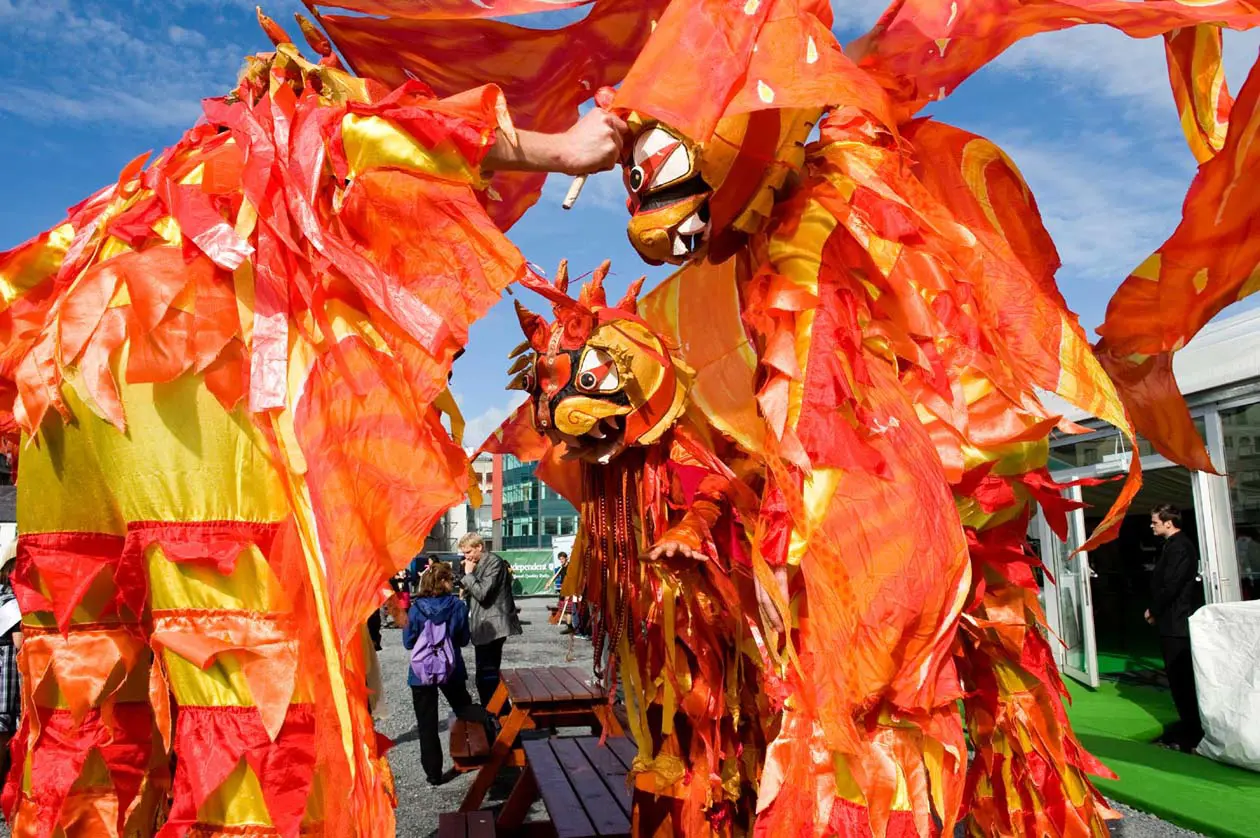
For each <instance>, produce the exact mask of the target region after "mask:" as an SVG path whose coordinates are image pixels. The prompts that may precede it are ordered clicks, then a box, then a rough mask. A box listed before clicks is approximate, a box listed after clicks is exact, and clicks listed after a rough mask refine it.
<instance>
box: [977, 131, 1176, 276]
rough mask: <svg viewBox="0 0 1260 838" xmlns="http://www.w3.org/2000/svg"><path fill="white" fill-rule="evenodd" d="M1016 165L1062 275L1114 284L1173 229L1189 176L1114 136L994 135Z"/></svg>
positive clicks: (1145, 150)
mask: <svg viewBox="0 0 1260 838" xmlns="http://www.w3.org/2000/svg"><path fill="white" fill-rule="evenodd" d="M992 138H993V139H994V140H995V141H996V142H998V144H999V145H1001V146H1002V148H1003V149H1004V150H1005V151H1006V152H1007V153H1008V154H1009V155H1010V156H1011V158H1012V159H1013V160H1014V161H1015V163H1016V165H1017V166H1019V168H1020V171H1021V172H1022V173H1023V175H1024V178H1025V179H1026V180H1027V181H1028V184H1029V186H1030V187H1031V188H1032V191H1033V194H1034V195H1035V196H1036V198H1037V203H1038V207H1039V208H1040V210H1041V215H1042V218H1043V219H1044V221H1045V224H1046V227H1047V229H1049V231H1050V234H1051V235H1052V236H1053V237H1054V241H1055V243H1056V244H1057V245H1058V247H1059V253H1060V256H1061V257H1062V259H1063V271H1062V272H1063V274H1064V275H1066V276H1068V277H1071V278H1073V279H1085V280H1090V281H1093V282H1101V283H1106V284H1108V285H1114V284H1115V283H1117V282H1119V280H1120V279H1121V278H1122V277H1124V276H1126V275H1127V274H1128V273H1129V271H1131V270H1132V269H1133V268H1134V267H1135V266H1136V265H1137V264H1138V263H1139V262H1141V261H1142V259H1144V258H1145V257H1146V256H1147V255H1148V254H1149V253H1150V252H1151V251H1153V250H1154V249H1155V248H1157V247H1158V246H1159V245H1160V244H1161V243H1162V242H1163V241H1164V239H1166V238H1167V237H1168V235H1169V234H1170V233H1171V232H1172V230H1173V229H1174V227H1175V226H1176V224H1177V221H1178V219H1179V217H1180V208H1181V201H1182V198H1183V197H1184V196H1185V192H1186V188H1187V187H1188V186H1189V183H1190V179H1191V177H1192V176H1193V167H1192V166H1191V165H1190V164H1189V162H1188V159H1189V154H1188V153H1187V154H1185V158H1186V162H1185V163H1184V164H1183V165H1175V164H1171V163H1170V164H1164V163H1163V162H1162V161H1161V160H1160V157H1159V155H1153V154H1151V153H1150V150H1149V149H1145V148H1141V147H1139V146H1138V145H1137V144H1136V143H1134V142H1132V141H1131V140H1128V139H1124V138H1120V137H1117V136H1096V135H1083V136H1078V137H1077V138H1076V141H1075V142H1058V141H1047V140H1044V139H1038V138H1035V137H1033V136H1031V135H1030V134H1027V133H1025V134H1024V135H1023V136H1019V135H1015V136H1011V137H1009V138H1006V141H1005V142H1003V141H1002V139H1003V138H1001V137H1000V136H992Z"/></svg>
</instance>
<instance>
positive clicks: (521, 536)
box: [492, 454, 578, 550]
mask: <svg viewBox="0 0 1260 838" xmlns="http://www.w3.org/2000/svg"><path fill="white" fill-rule="evenodd" d="M492 473H493V475H494V481H495V482H494V484H493V485H494V489H495V490H496V495H495V497H496V502H495V503H494V504H493V506H492V508H493V513H492V514H493V516H494V517H493V525H492V533H493V540H492V543H493V544H494V549H496V550H549V549H550V548H551V542H552V539H553V538H555V537H556V536H565V535H574V534H575V533H576V532H577V523H578V513H577V510H576V509H574V508H573V505H572V504H571V503H569V502H568V501H567V500H565V499H564V498H562V497H560V495H558V494H556V493H555V492H554V491H553V490H552V489H550V488H548V487H547V486H546V485H545V484H544V483H543V482H542V481H540V480H539V479H538V477H537V476H535V474H534V463H522V462H521V461H520V460H518V459H516V458H515V457H513V456H512V455H511V454H495V455H494V467H493V471H492ZM500 487H502V491H501V493H500V492H498V491H497V490H498V489H499V488H500ZM500 499H501V500H500Z"/></svg>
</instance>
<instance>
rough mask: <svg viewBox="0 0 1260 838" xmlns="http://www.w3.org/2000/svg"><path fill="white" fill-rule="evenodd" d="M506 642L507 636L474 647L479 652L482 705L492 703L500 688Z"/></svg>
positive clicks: (478, 690) (479, 691)
mask: <svg viewBox="0 0 1260 838" xmlns="http://www.w3.org/2000/svg"><path fill="white" fill-rule="evenodd" d="M506 642H507V638H506V637H500V638H499V639H498V640H491V641H490V642H489V643H479V644H477V645H476V646H474V647H473V649H474V650H475V651H476V654H477V695H478V696H479V697H480V698H481V706H482V707H488V706H489V705H490V699H491V697H493V696H494V691H495V690H497V689H498V688H499V667H500V666H502V664H503V644H504V643H506ZM504 709H506V708H504Z"/></svg>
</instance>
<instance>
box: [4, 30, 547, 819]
mask: <svg viewBox="0 0 1260 838" xmlns="http://www.w3.org/2000/svg"><path fill="white" fill-rule="evenodd" d="M264 24H265V26H266V27H267V28H268V31H269V32H270V33H271V34H272V35H273V37H274V40H275V41H276V42H277V44H278V45H277V48H276V51H275V52H274V53H273V54H267V55H260V56H256V57H254V58H253V59H251V60H250V62H249V64H248V66H247V70H246V72H245V73H244V74H243V77H242V79H241V81H240V85H239V87H238V88H237V90H236V91H235V92H234V93H232V94H231V95H230V96H227V97H225V98H221V99H213V100H207V102H206V103H205V119H204V121H203V122H201V123H200V124H199V125H198V126H197V127H195V128H193V129H192V130H191V131H189V132H188V133H187V134H185V135H184V137H183V139H182V140H181V141H180V142H179V143H178V144H177V145H175V146H174V147H172V148H170V149H167V150H166V151H165V152H163V153H162V154H161V155H160V156H159V157H158V158H157V159H156V160H154V161H152V162H151V163H150V164H149V165H148V166H147V167H146V166H145V162H146V161H145V159H144V158H139V159H137V160H136V161H135V162H134V163H132V164H131V165H130V166H128V167H127V168H126V169H125V170H124V171H123V172H122V173H121V174H120V176H119V178H118V181H117V183H115V184H113V185H111V186H109V187H107V188H105V189H103V190H102V191H100V192H98V193H97V194H96V195H94V196H92V197H91V198H89V199H88V200H87V201H85V202H83V203H82V204H81V205H79V206H77V207H75V208H73V209H72V210H71V211H70V214H69V217H68V218H67V219H66V221H65V222H64V223H63V224H61V225H59V226H58V227H56V228H55V229H53V230H50V231H48V232H46V233H43V234H41V235H39V236H38V237H36V238H35V239H33V240H31V241H30V242H27V243H26V244H23V245H21V246H19V247H17V248H16V249H14V250H11V251H8V252H6V253H4V254H0V296H2V299H3V310H2V311H0V334H2V335H3V352H2V354H0V393H3V405H2V406H0V422H2V423H3V430H4V432H5V434H6V438H7V439H8V440H9V441H10V442H11V443H13V447H12V450H13V451H17V452H19V460H18V463H19V468H18V474H19V480H18V487H19V488H18V492H19V507H20V509H21V512H20V522H19V527H20V532H21V535H20V539H19V548H18V550H19V559H18V567H17V572H16V576H15V579H14V586H15V589H16V592H17V596H18V599H19V601H20V603H21V606H22V611H23V614H24V616H23V632H24V634H25V635H26V638H27V641H26V645H25V646H24V647H23V649H22V651H21V653H20V656H19V659H20V662H21V664H20V665H21V673H22V677H23V722H22V725H23V726H22V730H21V733H20V735H19V737H18V738H17V742H16V744H15V746H14V747H15V751H14V752H15V756H16V759H15V762H16V767H15V769H14V771H13V773H12V774H11V776H10V778H9V783H8V785H7V787H6V790H5V809H6V813H7V815H8V817H9V820H10V823H11V824H13V831H14V835H16V836H23V838H26V837H27V836H40V838H43V837H44V836H75V838H80V836H123V835H125V836H146V835H153V834H155V833H156V834H160V835H163V836H184V835H188V836H196V838H210V836H228V835H231V836H243V835H251V836H252V835H257V836H267V835H276V836H281V835H283V836H296V835H299V834H302V835H307V834H310V835H324V834H326V835H360V836H367V835H374V836H375V835H392V834H393V832H394V819H393V791H392V779H391V776H390V772H389V768H388V764H387V763H386V761H385V759H384V749H385V747H386V746H387V744H388V743H387V742H386V741H385V740H383V739H381V738H380V737H378V736H377V734H376V733H375V730H374V728H373V723H372V718H371V716H370V713H369V703H370V702H371V701H373V700H374V699H373V697H371V696H369V694H368V687H367V677H368V668H369V665H370V656H371V654H372V653H371V651H370V648H371V647H370V644H368V643H366V641H365V640H364V637H365V634H364V631H363V625H364V623H365V621H366V620H367V618H368V615H369V614H370V613H371V612H372V610H373V609H375V608H376V607H378V606H379V605H380V603H381V601H382V600H383V599H384V595H383V593H382V591H383V590H384V589H385V586H386V581H387V580H388V578H389V576H390V575H391V574H393V573H394V572H395V571H396V570H397V568H398V567H400V566H402V565H403V564H405V562H406V561H408V560H409V559H410V557H411V556H412V555H413V554H414V553H415V551H416V550H417V549H419V547H420V545H421V544H422V543H423V540H424V537H425V535H426V534H427V532H428V531H429V529H430V528H431V527H432V525H433V523H434V521H435V520H436V518H437V517H438V516H439V515H440V514H441V513H442V512H443V511H444V510H445V509H446V508H448V507H449V506H451V505H453V504H454V503H456V502H458V500H459V499H460V498H461V497H463V496H464V494H465V493H466V492H468V491H470V486H469V483H468V478H467V474H468V463H467V460H466V458H465V455H464V452H463V451H462V449H461V448H460V447H459V446H458V445H457V443H456V442H455V441H453V440H452V439H451V436H450V434H448V432H447V430H446V429H445V428H444V427H443V425H442V417H441V413H442V412H443V411H446V412H448V413H454V408H453V403H452V401H451V399H450V395H449V393H448V392H447V391H446V381H447V372H448V370H449V369H450V365H451V361H452V358H453V356H454V354H455V353H456V352H457V351H458V350H459V349H460V348H461V347H462V346H463V344H464V343H465V341H466V339H467V328H468V326H469V324H470V323H471V322H472V321H473V320H475V319H476V318H477V317H479V316H480V315H481V314H483V313H484V312H485V311H486V310H487V309H488V308H489V307H490V306H491V305H492V304H493V303H494V302H495V301H496V300H497V299H498V297H499V294H500V292H501V290H502V289H503V288H504V287H506V286H507V285H508V284H509V283H511V282H512V281H514V280H515V279H517V278H519V277H520V276H521V275H523V274H524V273H525V272H526V271H527V269H526V267H525V263H524V261H523V259H522V257H521V255H520V253H519V252H518V251H517V250H516V249H515V248H514V247H512V246H511V245H510V244H509V243H508V242H507V240H506V239H505V238H503V236H502V234H501V233H500V232H499V230H498V228H497V227H496V226H495V225H494V224H493V222H492V221H491V219H490V217H489V216H488V215H487V213H486V211H485V209H484V208H483V206H482V203H481V200H482V199H483V198H484V193H483V191H482V187H483V186H484V183H483V180H482V178H481V175H480V172H479V162H480V161H481V159H482V157H483V156H484V154H485V153H486V150H487V148H489V146H490V144H491V143H493V142H494V141H495V139H494V138H495V132H496V131H499V132H504V133H505V134H507V135H511V133H512V132H513V130H514V129H513V126H512V125H511V123H510V122H509V121H508V119H507V117H506V109H505V107H504V103H503V98H502V95H501V94H500V92H499V91H498V90H497V88H494V87H485V88H480V89H474V90H470V91H467V92H466V93H464V94H463V95H461V96H457V97H453V98H447V99H438V98H435V96H434V95H433V94H432V92H431V91H430V90H428V88H426V87H425V86H424V85H423V84H421V83H419V82H414V81H413V82H410V83H407V84H404V85H402V86H401V87H398V88H397V89H394V90H390V89H388V88H386V87H384V86H383V85H380V84H379V83H376V82H373V81H370V80H365V79H360V78H355V77H352V76H350V75H349V74H347V73H345V72H344V71H342V70H340V69H338V68H337V66H336V63H337V62H336V59H335V58H333V57H332V56H331V50H330V49H329V48H328V45H327V42H326V41H324V40H322V38H321V37H319V36H318V33H315V32H314V31H313V30H312V38H311V40H312V42H313V46H315V47H316V49H317V50H319V51H320V52H321V54H322V55H323V56H324V57H323V59H322V60H321V61H320V62H319V63H311V62H308V61H306V60H304V59H303V58H302V57H301V56H300V55H299V54H298V52H297V51H296V50H295V49H294V47H293V46H292V45H291V44H289V43H287V38H286V37H285V36H284V35H283V33H282V32H280V31H279V30H278V28H277V27H275V25H274V24H273V23H271V22H270V21H266V20H264ZM451 421H452V422H453V423H454V424H455V425H458V424H459V423H460V420H459V419H458V415H457V414H454V415H453V416H452V420H451ZM457 430H458V428H457ZM19 436H20V444H18V437H19Z"/></svg>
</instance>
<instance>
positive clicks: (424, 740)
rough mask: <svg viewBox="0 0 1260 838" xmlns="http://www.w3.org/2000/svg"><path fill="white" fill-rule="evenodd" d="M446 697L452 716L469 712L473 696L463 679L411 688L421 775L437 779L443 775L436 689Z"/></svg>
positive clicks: (462, 715) (433, 779) (461, 716)
mask: <svg viewBox="0 0 1260 838" xmlns="http://www.w3.org/2000/svg"><path fill="white" fill-rule="evenodd" d="M439 690H441V692H442V695H444V696H446V703H447V704H449V705H451V709H452V710H454V711H455V715H456V716H459V717H460V718H464V717H465V716H467V715H469V708H470V707H471V706H472V696H470V695H469V694H468V684H466V683H465V682H464V681H463V679H460V680H458V681H451V683H449V684H442V685H441V686H437V687H412V688H411V703H412V705H413V706H414V707H415V708H416V734H417V737H416V738H418V739H419V740H420V765H421V767H423V768H424V776H425V777H427V778H428V779H429V780H431V781H435V782H436V781H437V780H438V778H440V777H441V776H442V740H441V739H440V738H439V737H438V691H439Z"/></svg>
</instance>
